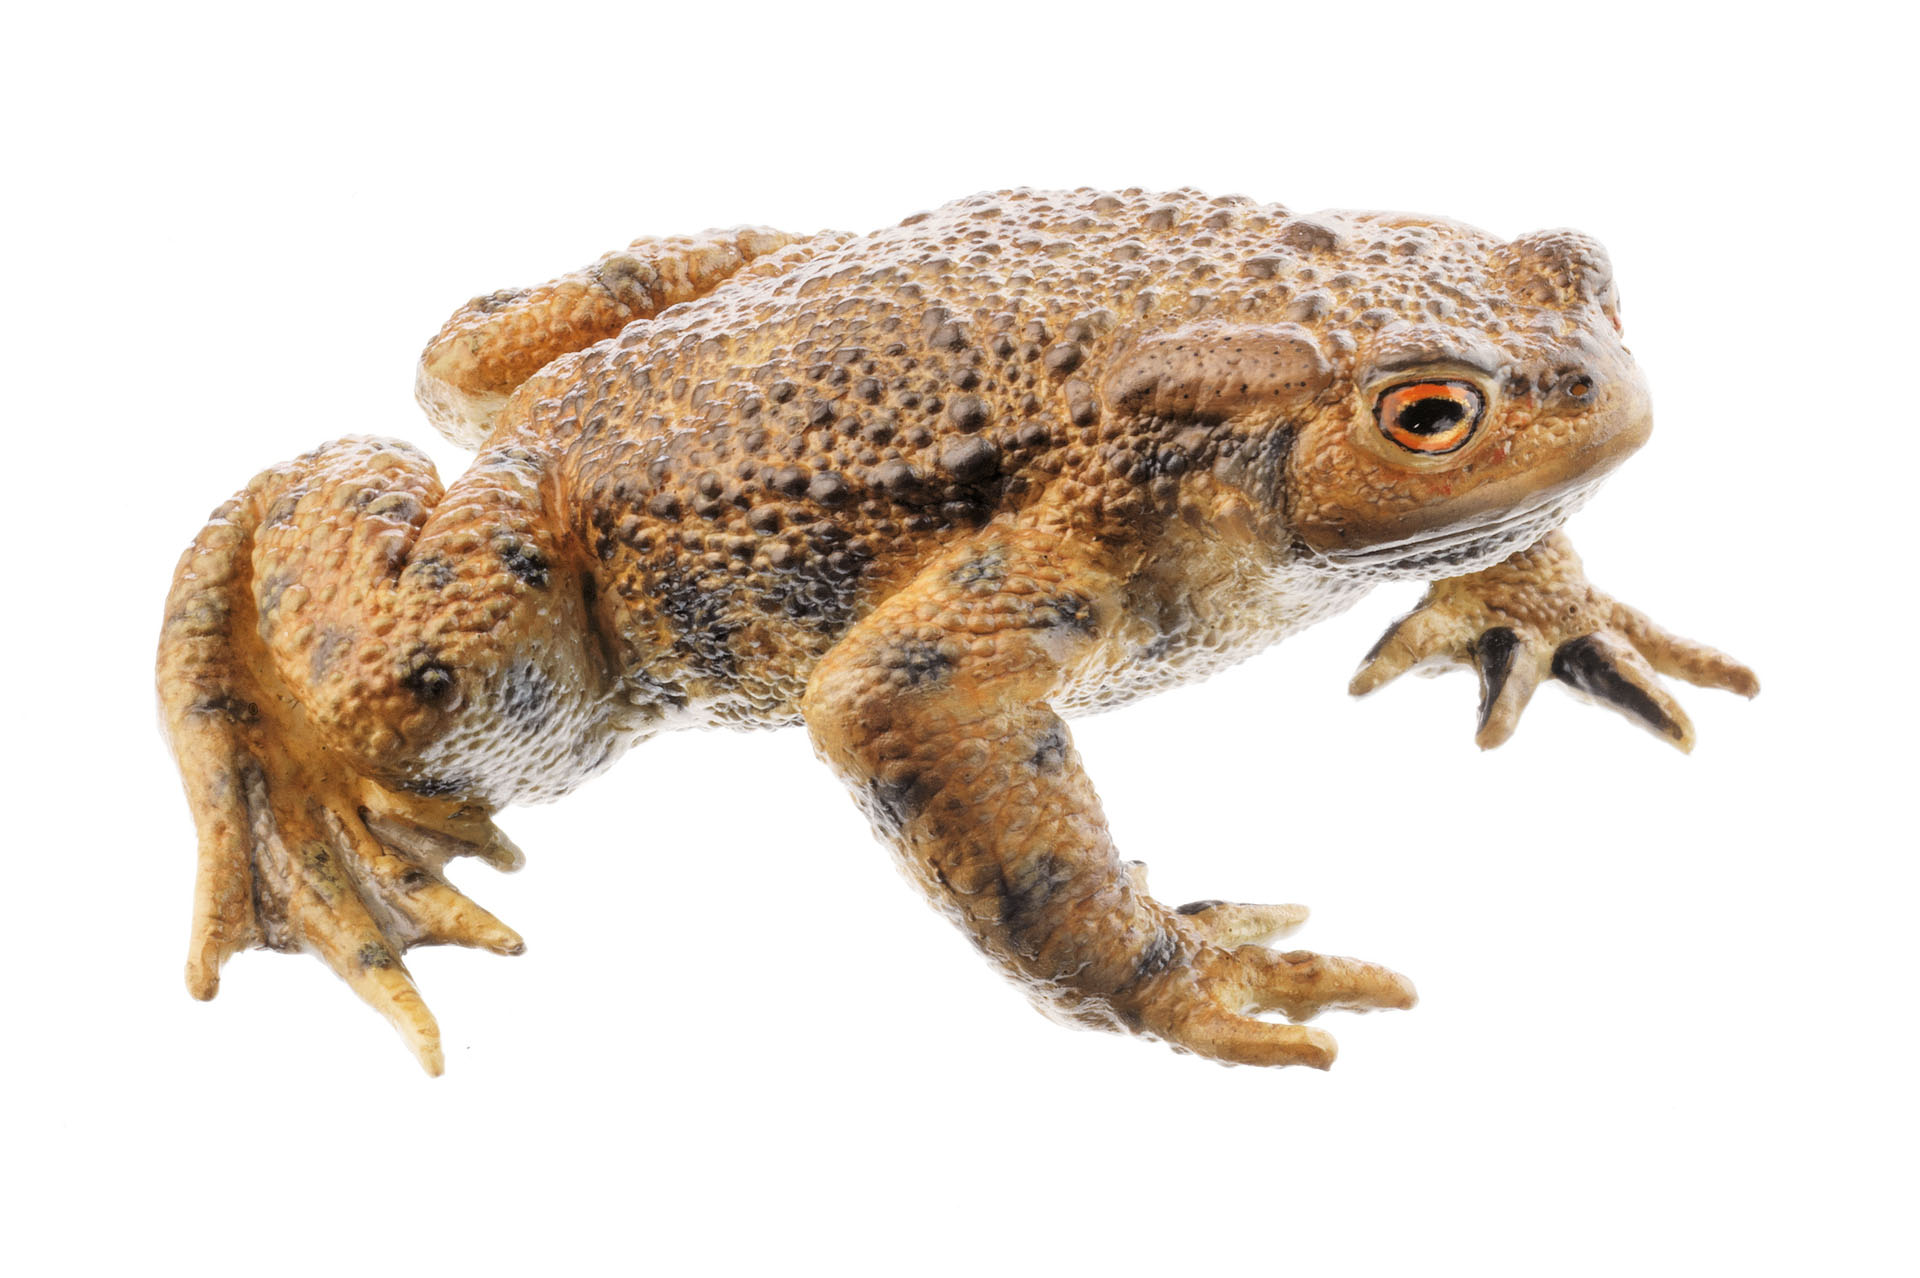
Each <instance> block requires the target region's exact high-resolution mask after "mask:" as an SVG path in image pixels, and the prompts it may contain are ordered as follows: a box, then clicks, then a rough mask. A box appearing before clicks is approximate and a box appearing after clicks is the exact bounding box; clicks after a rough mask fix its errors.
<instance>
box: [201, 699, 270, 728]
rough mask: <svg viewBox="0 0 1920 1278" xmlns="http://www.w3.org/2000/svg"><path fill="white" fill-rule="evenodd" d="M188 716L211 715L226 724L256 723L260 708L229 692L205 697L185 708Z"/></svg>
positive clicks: (258, 718) (258, 719)
mask: <svg viewBox="0 0 1920 1278" xmlns="http://www.w3.org/2000/svg"><path fill="white" fill-rule="evenodd" d="M187 713H188V714H213V715H219V716H220V717H222V718H224V719H225V720H226V721H227V722H228V723H241V724H246V723H258V722H259V721H260V707H259V706H257V705H255V704H254V703H253V702H251V701H247V700H244V699H243V698H240V697H236V696H234V695H233V694H232V693H230V692H223V693H220V694H219V695H218V696H212V697H207V698H205V699H204V700H200V701H196V702H194V703H193V704H192V705H191V706H188V707H187Z"/></svg>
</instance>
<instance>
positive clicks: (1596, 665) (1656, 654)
mask: <svg viewBox="0 0 1920 1278" xmlns="http://www.w3.org/2000/svg"><path fill="white" fill-rule="evenodd" d="M1451 666H1466V667H1470V668H1472V669H1474V670H1477V671H1478V672H1479V674H1480V726H1479V731H1478V732H1477V734H1476V735H1475V737H1474V740H1476V741H1477V742H1478V743H1479V744H1480V747H1481V748H1482V749H1491V748H1493V747H1494V746H1497V745H1500V744H1502V743H1503V742H1505V741H1506V740H1507V738H1508V737H1511V736H1512V735H1513V730H1514V728H1515V727H1516V726H1517V725H1518V724H1519V722H1520V713H1521V711H1523V710H1525V709H1526V708H1527V702H1528V701H1529V700H1531V699H1532V697H1533V692H1534V689H1535V688H1537V687H1538V686H1539V685H1540V684H1541V683H1542V682H1544V681H1545V680H1547V679H1548V678H1553V679H1557V680H1559V681H1560V682H1561V683H1563V684H1565V685H1567V686H1568V687H1569V688H1571V689H1573V690H1574V691H1575V692H1576V693H1578V694H1580V695H1581V696H1583V697H1586V698H1588V699H1590V700H1592V701H1596V702H1598V703H1600V704H1602V705H1605V706H1608V707H1610V708H1612V709H1614V710H1617V711H1619V712H1620V713H1621V714H1623V715H1625V716H1626V717H1627V718H1628V719H1630V720H1632V721H1633V722H1634V723H1637V724H1638V725H1640V726H1641V727H1643V728H1645V729H1647V730H1648V731H1649V732H1652V733H1653V734H1654V735H1655V736H1657V737H1659V738H1661V739H1662V740H1663V741H1666V742H1667V743H1668V744H1670V745H1674V746H1677V747H1679V748H1680V749H1681V750H1691V749H1693V724H1692V723H1691V722H1690V721H1689V720H1688V719H1687V715H1686V712H1685V711H1684V710H1682V709H1681V708H1680V704H1679V702H1677V701H1675V700H1674V699H1673V697H1672V696H1670V695H1669V694H1668V692H1667V690H1666V689H1665V688H1664V687H1662V686H1661V685H1660V680H1659V679H1658V678H1657V677H1656V674H1663V675H1671V676H1673V677H1675V678H1679V679H1685V680H1686V681H1687V682H1688V683H1692V684H1697V685H1699V686H1700V687H1703V688H1724V689H1726V690H1727V691H1729V692H1737V693H1739V694H1740V695H1741V696H1743V697H1751V696H1754V695H1756V694H1757V693H1758V692H1759V691H1760V680H1759V678H1758V677H1757V676H1755V674H1754V673H1753V671H1751V670H1749V669H1747V667H1745V666H1743V665H1741V664H1740V663H1739V662H1737V661H1735V660H1734V659H1733V658H1732V657H1729V656H1727V655H1726V654H1725V653H1723V652H1717V651H1715V650H1714V649H1712V648H1709V647H1707V646H1706V645H1705V644H1700V643H1695V642H1693V641H1692V640H1691V639H1683V638H1681V637H1680V636H1678V635H1675V634H1670V633H1668V632H1667V631H1665V630H1663V629H1661V628H1660V627H1659V626H1657V625H1655V624H1654V623H1653V622H1652V621H1651V620H1649V619H1648V618H1647V616H1646V615H1645V614H1644V613H1642V612H1640V611H1638V610H1637V609H1634V608H1629V607H1628V606H1627V605H1626V604H1623V603H1621V602H1619V601H1618V600H1616V599H1612V598H1610V597H1608V596H1607V595H1604V594H1602V593H1600V592H1599V591H1598V590H1595V589H1594V588H1593V586H1592V585H1591V584H1590V583H1589V582H1588V581H1587V578H1586V574H1585V573H1584V572H1582V571H1581V567H1580V557H1579V556H1578V555H1576V554H1575V553H1574V552H1573V545H1572V543H1571V542H1569V541H1568V540H1567V538H1566V534H1564V533H1560V532H1554V533H1549V534H1548V535H1547V536H1546V537H1543V538H1541V539H1540V541H1538V542H1536V543H1535V544H1534V545H1532V546H1530V547H1529V548H1527V549H1526V550H1523V551H1521V552H1519V553H1518V554H1516V555H1512V556H1510V557H1509V558H1507V559H1504V560H1502V561H1501V562H1499V563H1497V564H1495V565H1493V566H1492V567H1491V568H1486V569H1483V570H1481V571H1480V572H1475V573H1469V574H1467V575H1466V576H1464V577H1452V578H1448V579H1447V580H1445V581H1436V582H1435V583H1433V586H1432V588H1431V589H1430V590H1428V592H1427V597H1426V598H1425V599H1423V600H1421V602H1420V606H1419V607H1418V608H1415V609H1414V610H1413V611H1412V612H1410V613H1408V614H1407V615H1406V616H1404V617H1402V618H1400V620H1399V621H1397V622H1395V623H1394V624H1393V627H1392V628H1391V629H1389V630H1388V631H1387V633H1386V634H1384V635H1382V636H1381V637H1380V641H1379V642H1378V643H1377V644H1375V645H1374V648H1373V651H1372V652H1370V653H1368V654H1367V659H1366V661H1365V662H1364V663H1363V664H1362V665H1361V667H1360V671H1359V673H1357V674H1356V675H1354V677H1353V683H1352V686H1351V688H1350V691H1352V693H1353V694H1354V695H1355V696H1365V695H1367V694H1368V693H1370V692H1373V691H1374V690H1375V689H1377V688H1381V687H1383V686H1385V685H1386V684H1387V683H1389V682H1391V681H1392V680H1394V679H1396V678H1398V677H1399V676H1400V675H1402V674H1404V673H1406V672H1407V671H1408V670H1415V669H1427V670H1435V671H1437V670H1444V669H1447V668H1449V667H1451Z"/></svg>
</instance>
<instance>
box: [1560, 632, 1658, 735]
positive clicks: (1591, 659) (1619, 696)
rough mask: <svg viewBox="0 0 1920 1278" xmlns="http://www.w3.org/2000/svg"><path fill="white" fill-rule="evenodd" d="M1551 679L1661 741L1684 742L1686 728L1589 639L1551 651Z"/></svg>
mask: <svg viewBox="0 0 1920 1278" xmlns="http://www.w3.org/2000/svg"><path fill="white" fill-rule="evenodd" d="M1553 677H1554V678H1556V679H1558V680H1559V681H1560V682H1562V683H1564V684H1566V685H1567V686H1568V687H1571V688H1574V689H1577V690H1578V691H1580V692H1583V693H1585V694H1586V695H1588V696H1590V697H1592V698H1593V699H1594V700H1596V701H1603V702H1605V703H1606V704H1607V705H1610V706H1613V707H1614V708H1615V709H1617V710H1620V711H1621V712H1623V713H1625V714H1627V715H1630V716H1632V717H1633V718H1635V719H1638V720H1639V721H1640V722H1642V723H1644V724H1646V726H1648V727H1649V728H1651V729H1653V730H1654V731H1655V732H1657V733H1659V734H1660V735H1661V736H1663V737H1668V738H1671V739H1672V740H1674V741H1684V740H1685V739H1686V735H1687V730H1686V727H1685V726H1684V725H1683V724H1681V723H1679V722H1677V721H1676V720H1675V719H1674V718H1673V716H1672V715H1670V714H1668V713H1667V711H1666V709H1665V708H1664V707H1662V706H1661V704H1660V703H1659V702H1658V701H1657V700H1655V699H1654V697H1653V695H1652V694H1651V693H1649V692H1648V691H1647V690H1646V689H1645V688H1643V687H1641V686H1640V685H1639V684H1638V683H1636V682H1634V681H1633V680H1632V679H1631V678H1629V677H1628V676H1627V675H1626V674H1624V673H1623V672H1622V671H1621V670H1620V668H1619V667H1618V666H1617V665H1615V664H1614V661H1613V658H1612V657H1611V656H1610V655H1609V654H1608V653H1607V650H1606V648H1605V647H1603V646H1602V645H1601V643H1600V641H1599V640H1598V639H1597V638H1595V637H1594V636H1593V635H1582V636H1580V638H1578V639H1569V640H1567V641H1566V642H1565V643H1563V644H1561V645H1560V646H1559V647H1558V648H1556V649H1554V653H1553Z"/></svg>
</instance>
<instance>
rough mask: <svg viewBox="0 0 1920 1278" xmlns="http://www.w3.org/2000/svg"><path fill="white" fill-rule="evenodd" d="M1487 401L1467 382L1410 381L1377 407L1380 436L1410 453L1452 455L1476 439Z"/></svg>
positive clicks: (1386, 395) (1384, 395)
mask: <svg viewBox="0 0 1920 1278" xmlns="http://www.w3.org/2000/svg"><path fill="white" fill-rule="evenodd" d="M1485 408H1486V401H1485V400H1483V399H1481V398H1480V392H1479V391H1477V390H1475V389H1474V388H1473V387H1472V386H1470V385H1468V384H1467V383H1466V382H1411V383H1409V384H1407V385H1405V386H1395V387H1393V388H1392V389H1390V390H1387V391H1385V392H1383V393H1382V394H1381V396H1380V402H1379V403H1377V404H1376V405H1374V409H1373V415H1374V418H1375V419H1376V420H1377V421H1378V422H1379V423H1380V433H1381V434H1382V435H1385V436H1386V437H1387V438H1388V439H1391V440H1392V441H1393V442H1394V443H1396V444H1398V445H1400V447H1402V448H1404V449H1406V450H1407V451H1408V452H1410V453H1420V454H1423V455H1424V456H1428V457H1432V456H1436V455H1438V454H1440V453H1451V452H1453V451H1455V450H1456V449H1458V448H1460V447H1462V446H1463V445H1464V444H1465V443H1466V442H1467V441H1468V440H1469V439H1472V438H1473V431H1474V428H1475V427H1476V426H1478V425H1479V424H1480V414H1481V413H1482V412H1483V411H1484V410H1485Z"/></svg>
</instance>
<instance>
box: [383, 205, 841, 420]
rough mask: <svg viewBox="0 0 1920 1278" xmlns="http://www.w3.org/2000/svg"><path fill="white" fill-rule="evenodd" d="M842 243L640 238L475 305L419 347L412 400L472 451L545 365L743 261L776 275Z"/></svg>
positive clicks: (729, 236) (705, 235)
mask: <svg viewBox="0 0 1920 1278" xmlns="http://www.w3.org/2000/svg"><path fill="white" fill-rule="evenodd" d="M843 239H845V237H844V236H834V235H818V236H814V237H812V238H811V239H808V238H806V237H803V236H797V235H788V234H787V233H786V232H784V231H775V230H770V229H768V228H767V227H764V226H747V227H736V228H734V229H732V230H725V231H702V232H701V233H700V234H698V235H677V236H669V237H665V238H660V239H641V240H635V241H634V242H633V243H632V244H630V245H629V246H627V247H626V248H624V249H619V250H617V251H615V252H612V253H608V254H607V255H606V256H604V257H602V258H601V259H600V260H599V261H597V262H595V263H594V264H593V265H591V266H587V267H583V268H581V269H580V270H577V271H572V272H570V273H568V274H566V275H562V276H560V277H559V278H558V279H554V280H549V281H548V282H546V283H545V284H540V285H537V286H535V287H533V288H519V289H502V290H501V291H500V292H497V293H489V294H487V295H486V296H485V297H476V298H474V299H473V300H472V301H471V302H468V303H467V304H466V305H465V306H463V307H461V308H460V309H459V310H457V311H455V312H454V313H453V316H452V318H450V319H449V320H447V322H446V325H445V326H444V327H443V328H442V329H441V330H440V332H439V334H438V335H437V336H436V337H435V338H434V339H433V341H431V342H430V343H428V344H427V349H426V350H425V351H424V352H423V353H422V354H421V356H420V367H419V370H418V373H417V375H416V377H415V382H414V395H415V398H417V399H418V400H419V401H420V407H421V408H422V409H424V410H425V411H426V414H427V419H428V420H429V421H431V422H432V423H433V425H434V427H435V428H436V429H438V430H439V431H440V432H441V433H442V434H444V435H446V436H447V438H449V439H451V440H453V441H454V442H455V443H457V444H462V445H465V446H466V447H469V448H477V447H479V446H480V444H481V443H483V442H484V441H485V440H486V438H487V435H488V433H489V432H490V431H491V430H492V429H493V422H494V419H495V417H497V416H498V415H499V412H500V410H501V409H502V408H503V407H504V406H505V405H506V402H507V400H508V399H509V398H510V397H511V396H512V394H513V392H514V391H515V390H516V389H518V388H519V387H520V386H521V385H522V384H523V383H525V382H526V381H527V380H528V379H529V378H531V377H532V376H533V375H534V374H535V373H537V372H539V371H540V369H541V368H542V367H543V366H544V365H546V364H547V363H548V362H549V361H551V360H554V359H557V358H559V357H560V356H562V355H566V354H569V353H571V352H573V351H578V350H585V349H586V348H587V347H589V346H591V345H593V344H594V343H595V342H598V341H601V340H602V339H604V338H608V337H612V336H613V335H614V334H616V333H618V332H619V331H620V330H621V329H623V328H625V327H626V326H627V325H628V324H630V323H632V322H633V321H635V320H643V319H651V318H652V317H653V316H655V315H657V314H659V313H660V312H661V311H664V310H666V309H667V308H668V307H669V306H675V305H678V304H679V303H681V302H687V301H691V300H693V299H694V298H697V297H701V296H703V295H705V294H707V293H709V292H711V291H713V289H714V288H715V287H717V286H718V285H719V284H721V283H722V282H723V281H725V280H726V279H728V278H730V277H731V276H733V275H735V274H737V273H739V272H740V271H741V270H743V269H744V268H746V267H747V265H748V263H755V266H754V268H753V269H754V270H755V271H760V270H765V271H769V272H778V271H781V270H785V269H787V268H788V267H790V266H792V265H793V264H795V263H797V262H800V261H804V260H805V259H806V258H808V257H810V256H812V255H813V254H814V253H816V252H818V251H819V250H820V249H821V248H823V247H826V246H829V245H832V244H837V243H840V242H841V241H842V240H843ZM756 259H766V260H765V261H763V262H756Z"/></svg>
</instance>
